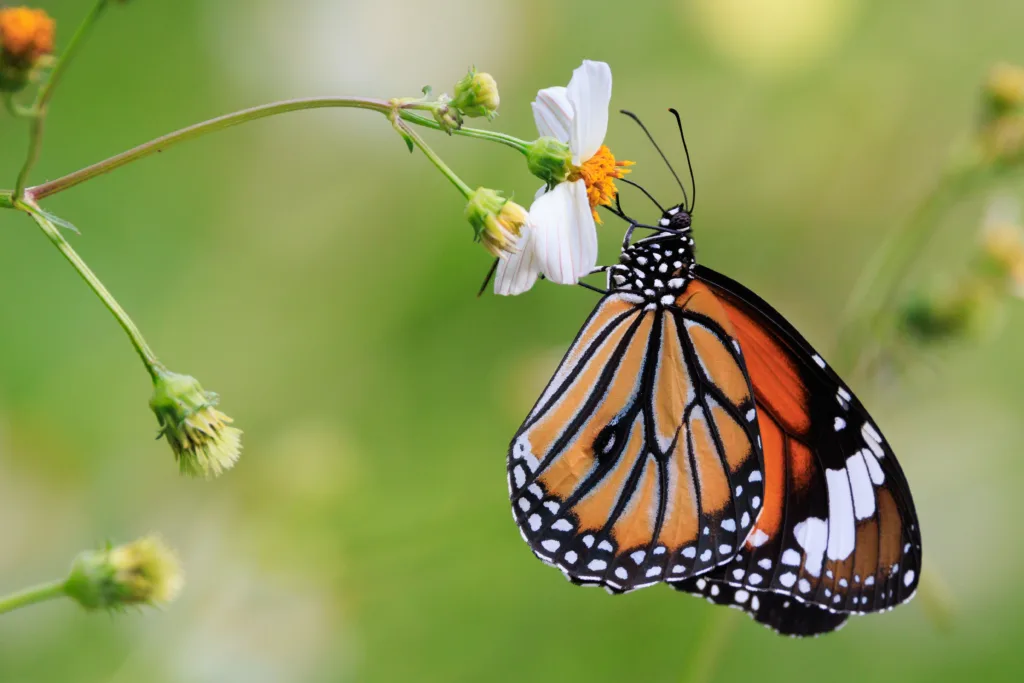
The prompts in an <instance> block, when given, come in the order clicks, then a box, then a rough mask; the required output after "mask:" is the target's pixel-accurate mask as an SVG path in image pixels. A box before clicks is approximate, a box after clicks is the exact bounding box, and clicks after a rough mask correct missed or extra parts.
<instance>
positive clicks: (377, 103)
mask: <svg viewBox="0 0 1024 683" xmlns="http://www.w3.org/2000/svg"><path fill="white" fill-rule="evenodd" d="M327 107H354V108H357V109H370V110H372V111H378V112H380V113H382V114H387V113H388V112H390V111H391V110H392V108H393V107H392V105H391V104H389V103H388V102H387V101H386V100H378V99H372V98H365V97H312V98H304V99H297V100H284V101H282V102H271V103H269V104H263V105H260V106H257V107H251V108H249V109H243V110H241V111H236V112H234V113H231V114H225V115H224V116H218V117H217V118H214V119H210V120H208V121H203V122H201V123H197V124H194V125H191V126H188V127H186V128H182V129H180V130H176V131H174V132H173V133H168V134H167V135H162V136H160V137H158V138H156V139H155V140H150V141H149V142H146V143H143V144H141V145H139V146H138V147H134V148H132V149H129V150H127V151H125V152H121V153H120V154H117V155H115V156H112V157H110V158H109V159H104V160H103V161H100V162H97V163H95V164H92V165H91V166H86V167H85V168H83V169H80V170H78V171H75V172H74V173H69V174H68V175H66V176H63V177H60V178H57V179H56V180H51V181H50V182H47V183H43V184H41V185H36V186H35V187H30V188H28V190H26V196H27V197H28V198H29V199H32V200H33V201H38V200H40V199H43V198H45V197H49V196H50V195H53V194H57V193H58V192H62V191H64V190H67V189H69V188H72V187H74V186H75V185H78V184H80V183H84V182H85V181H86V180H90V179H91V178H95V177H96V176H98V175H102V174H104V173H109V172H110V171H113V170H114V169H116V168H120V167H122V166H124V165H125V164H130V163H131V162H133V161H138V160H139V159H143V158H145V157H148V156H150V155H151V154H156V153H157V152H162V151H164V150H165V149H168V148H170V147H172V146H174V145H176V144H178V143H181V142H185V141H187V140H192V139H195V138H198V137H200V136H203V135H206V134H207V133H213V132H215V131H218V130H224V129H225V128H230V127H232V126H237V125H238V124H240V123H246V122H247V121H255V120H256V119H262V118H266V117H268V116H274V115H276V114H284V113H286V112H290V111H301V110H304V109H323V108H327Z"/></svg>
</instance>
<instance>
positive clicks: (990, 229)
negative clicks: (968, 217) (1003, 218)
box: [982, 222, 1024, 296]
mask: <svg viewBox="0 0 1024 683" xmlns="http://www.w3.org/2000/svg"><path fill="white" fill-rule="evenodd" d="M982 254H983V263H984V266H985V268H986V270H987V271H988V272H990V273H992V275H994V276H995V278H996V279H997V280H999V281H1002V282H1007V283H1008V284H1009V289H1010V292H1011V293H1012V294H1014V295H1015V296H1024V230H1021V227H1020V226H1019V225H1014V224H1013V223H1009V222H999V223H991V224H989V225H987V226H985V230H984V232H983V233H982Z"/></svg>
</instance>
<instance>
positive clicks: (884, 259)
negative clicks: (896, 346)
mask: <svg viewBox="0 0 1024 683" xmlns="http://www.w3.org/2000/svg"><path fill="white" fill-rule="evenodd" d="M987 177H988V173H987V172H986V169H985V168H984V167H983V166H980V165H973V164H971V165H966V166H959V167H956V168H954V169H952V170H950V171H949V172H947V173H946V174H944V175H943V176H942V178H940V180H939V182H938V184H937V185H936V186H935V188H934V189H933V190H932V192H931V193H930V194H929V195H928V196H927V197H926V198H925V199H924V201H922V202H921V204H920V205H918V207H917V209H915V211H914V214H913V216H912V217H911V218H910V220H909V221H908V222H907V223H906V224H905V227H904V228H903V229H901V230H899V231H897V232H894V233H892V234H891V235H890V236H889V237H888V238H887V239H886V240H885V242H884V243H883V244H882V246H881V247H880V248H879V249H878V251H876V252H875V255H874V256H873V257H872V260H871V261H870V262H869V264H868V266H867V267H866V268H865V269H864V271H863V272H862V273H861V275H860V277H859V278H858V280H857V283H856V285H854V288H853V291H852V293H851V294H850V297H849V299H848V301H847V304H846V309H845V312H844V314H843V319H844V320H843V322H842V324H841V325H840V335H839V348H838V351H837V354H836V361H835V364H836V366H837V367H841V368H854V367H855V366H857V365H859V362H860V359H859V358H858V356H863V355H864V353H863V352H864V348H865V344H866V342H867V339H868V337H869V336H871V335H875V334H882V333H884V330H883V329H882V327H883V326H884V324H885V320H886V316H887V315H888V313H890V310H889V309H890V308H891V307H892V306H893V305H894V303H895V301H896V298H897V296H898V295H899V294H900V292H901V291H902V289H903V287H904V284H905V283H906V281H907V278H908V277H909V275H910V273H911V270H912V269H911V266H912V264H913V261H914V259H915V258H916V257H917V256H919V255H920V254H921V252H922V250H923V249H924V248H925V246H926V245H927V244H928V242H929V241H930V240H931V238H932V236H933V235H934V233H935V231H936V230H937V229H938V228H939V227H940V226H941V225H942V216H943V214H944V213H945V212H946V210H948V209H949V208H950V207H951V206H953V205H954V204H955V203H956V202H958V201H959V200H961V199H962V198H963V197H964V195H966V194H967V193H968V192H970V191H971V190H972V189H974V188H975V187H976V186H977V185H978V183H979V181H981V180H984V179H986V178H987Z"/></svg>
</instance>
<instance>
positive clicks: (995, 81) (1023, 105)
mask: <svg viewBox="0 0 1024 683" xmlns="http://www.w3.org/2000/svg"><path fill="white" fill-rule="evenodd" d="M984 97H985V103H986V106H987V108H988V112H989V114H990V115H992V116H1002V115H1003V114H1007V113H1011V112H1014V111H1020V110H1021V109H1024V68H1021V67H1019V66H1016V65H1015V64H1006V63H1002V64H996V65H995V66H994V67H992V69H991V71H989V74H988V79H987V80H986V81H985V92H984Z"/></svg>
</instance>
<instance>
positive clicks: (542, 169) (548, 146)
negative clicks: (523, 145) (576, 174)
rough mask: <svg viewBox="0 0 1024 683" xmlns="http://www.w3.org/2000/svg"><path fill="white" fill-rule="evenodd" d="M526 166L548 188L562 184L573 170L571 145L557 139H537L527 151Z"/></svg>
mask: <svg viewBox="0 0 1024 683" xmlns="http://www.w3.org/2000/svg"><path fill="white" fill-rule="evenodd" d="M526 166H527V168H529V169H530V173H532V174H533V175H535V176H537V177H538V178H540V179H541V180H543V181H544V182H545V183H547V185H548V187H552V186H554V185H557V184H558V183H560V182H562V181H563V180H565V179H566V178H567V177H568V176H569V172H570V171H571V170H572V152H571V151H569V145H567V144H565V143H564V142H560V141H558V140H556V139H555V138H547V137H545V138H537V139H536V140H534V141H533V142H531V143H530V145H529V147H527V150H526Z"/></svg>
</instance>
